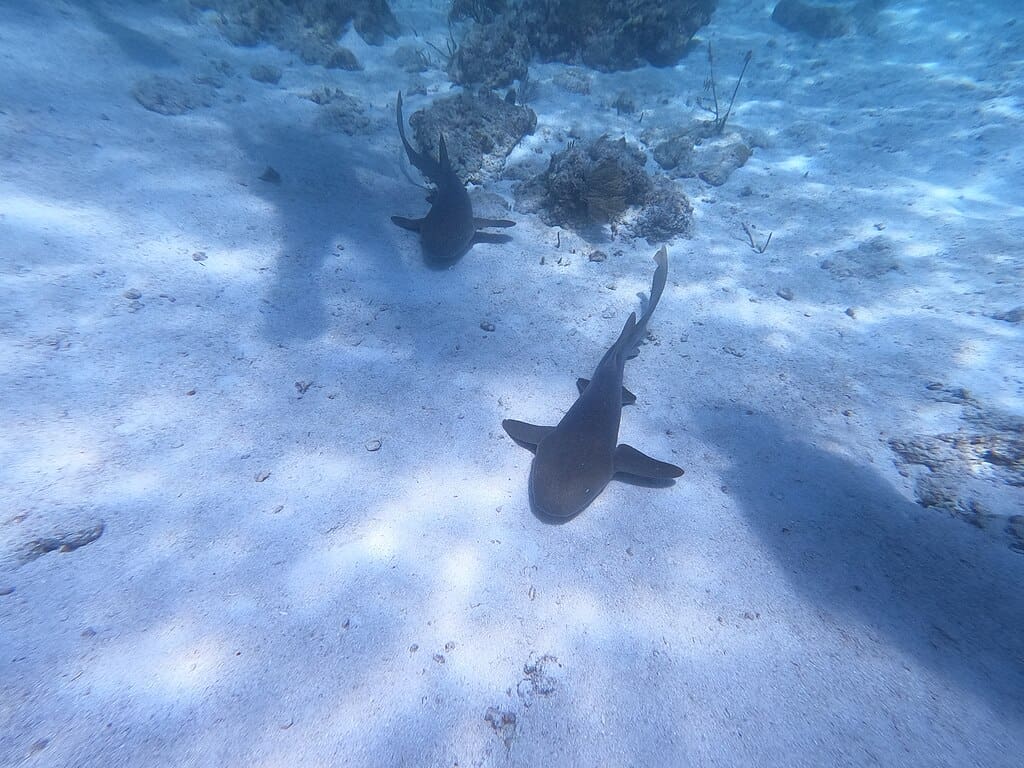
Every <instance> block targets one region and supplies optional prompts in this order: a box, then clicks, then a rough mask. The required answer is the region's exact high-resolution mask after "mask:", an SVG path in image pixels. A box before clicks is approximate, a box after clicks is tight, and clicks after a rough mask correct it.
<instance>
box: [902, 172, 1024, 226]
mask: <svg viewBox="0 0 1024 768" xmlns="http://www.w3.org/2000/svg"><path fill="white" fill-rule="evenodd" d="M906 190H907V192H908V193H909V196H910V197H913V198H916V199H917V200H918V202H919V204H925V205H927V204H929V203H930V204H931V208H930V210H931V211H932V212H933V213H938V214H940V215H942V216H948V217H949V218H951V219H953V220H955V219H957V218H960V217H966V218H967V219H980V220H982V221H991V220H993V219H1000V220H1002V219H1005V218H1007V217H1013V218H1019V217H1024V206H1020V205H1014V204H1011V203H1007V202H1006V201H1005V200H1004V199H1003V198H1002V197H999V196H997V195H996V194H994V193H992V192H988V191H986V190H985V189H983V188H982V187H980V186H978V185H976V184H974V185H968V186H964V187H948V186H942V185H939V184H931V183H929V182H926V181H912V182H910V183H909V184H908V185H907V186H906Z"/></svg>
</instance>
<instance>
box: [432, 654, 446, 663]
mask: <svg viewBox="0 0 1024 768" xmlns="http://www.w3.org/2000/svg"><path fill="white" fill-rule="evenodd" d="M434 661H436V662H437V663H438V664H444V656H442V655H441V654H440V653H435V654H434Z"/></svg>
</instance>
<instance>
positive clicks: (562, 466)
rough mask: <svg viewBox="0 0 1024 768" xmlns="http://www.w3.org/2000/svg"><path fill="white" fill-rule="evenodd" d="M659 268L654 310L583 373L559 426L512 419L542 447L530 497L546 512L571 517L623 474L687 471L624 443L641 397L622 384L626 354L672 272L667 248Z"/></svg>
mask: <svg viewBox="0 0 1024 768" xmlns="http://www.w3.org/2000/svg"><path fill="white" fill-rule="evenodd" d="M654 260H655V262H656V263H657V265H658V266H657V269H656V270H655V272H654V280H653V283H652V285H651V297H650V302H649V304H648V307H647V311H646V312H645V313H644V314H643V316H642V317H641V318H640V320H639V321H638V320H637V318H636V313H635V312H634V313H633V314H631V315H630V316H629V319H628V320H626V324H625V325H624V326H623V328H622V332H621V333H620V334H619V337H618V339H617V340H616V341H615V343H614V344H612V346H611V347H610V348H609V349H608V351H607V352H605V354H604V357H602V358H601V362H600V363H598V365H597V369H596V370H595V371H594V374H593V376H592V377H591V378H590V380H589V381H588V380H586V379H579V380H578V381H577V387H578V388H579V392H580V394H579V397H578V398H577V399H576V402H575V403H573V405H572V407H571V408H569V410H568V411H567V412H566V414H565V416H563V417H562V420H561V421H560V422H558V424H557V425H555V426H553V427H550V426H538V425H535V424H527V423H526V422H523V421H516V420H515V419H505V420H504V421H503V422H502V427H504V429H505V431H506V432H507V433H508V434H509V436H510V437H511V438H512V439H513V440H515V441H517V442H519V443H522V444H524V445H526V446H527V447H531V448H534V449H535V456H534V459H533V463H532V465H531V467H530V481H529V483H530V503H531V505H532V506H533V509H534V511H535V512H536V513H537V514H538V515H540V516H541V517H543V518H546V519H549V520H552V521H561V522H564V521H566V520H569V519H571V518H573V517H575V516H576V515H578V514H579V513H580V512H582V511H583V510H584V509H586V508H587V507H588V506H589V505H590V503H591V502H592V501H594V499H596V498H597V497H598V496H599V495H600V493H601V491H603V490H604V488H605V486H606V485H608V483H609V481H611V479H612V477H614V476H615V474H616V473H618V472H621V473H625V474H629V475H634V476H637V477H642V478H647V479H651V480H662V481H667V480H671V479H673V478H676V477H679V476H680V475H682V474H683V470H682V469H680V468H679V467H677V466H675V465H674V464H669V463H667V462H664V461H658V460H657V459H653V458H651V457H650V456H647V455H645V454H643V453H641V452H640V451H638V450H637V449H636V448H633V447H632V446H630V445H626V444H625V443H619V442H618V439H619V423H620V421H621V417H622V406H623V404H630V403H633V402H635V401H636V397H635V396H634V395H633V394H632V393H631V392H629V390H626V389H624V388H623V386H622V376H623V371H624V369H625V364H626V360H628V359H630V358H632V357H635V356H636V354H637V352H638V347H639V344H640V342H641V341H642V340H643V338H644V335H645V334H646V332H647V322H648V321H649V320H650V318H651V315H652V314H653V313H654V309H655V307H657V306H658V300H659V299H660V298H661V294H662V291H663V290H664V289H665V282H666V280H667V279H668V253H667V252H666V250H665V248H664V247H662V249H661V250H660V251H658V253H657V254H656V255H655V257H654Z"/></svg>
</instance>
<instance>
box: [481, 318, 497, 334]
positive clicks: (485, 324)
mask: <svg viewBox="0 0 1024 768" xmlns="http://www.w3.org/2000/svg"><path fill="white" fill-rule="evenodd" d="M480 328H482V329H483V330H485V331H487V332H488V333H493V332H494V323H492V322H491V321H490V320H482V321H481V322H480Z"/></svg>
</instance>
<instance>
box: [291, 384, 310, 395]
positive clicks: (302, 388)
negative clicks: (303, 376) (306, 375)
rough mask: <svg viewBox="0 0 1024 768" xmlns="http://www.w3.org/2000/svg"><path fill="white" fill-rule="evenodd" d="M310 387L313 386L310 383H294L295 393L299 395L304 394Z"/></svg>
mask: <svg viewBox="0 0 1024 768" xmlns="http://www.w3.org/2000/svg"><path fill="white" fill-rule="evenodd" d="M311 386H313V382H312V381H296V382H295V391H296V392H298V393H299V394H300V395H304V394H306V390H308V389H309V388H310V387H311Z"/></svg>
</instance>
